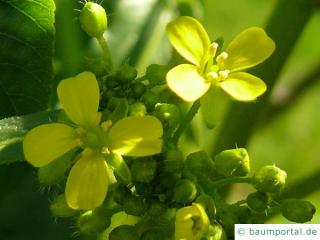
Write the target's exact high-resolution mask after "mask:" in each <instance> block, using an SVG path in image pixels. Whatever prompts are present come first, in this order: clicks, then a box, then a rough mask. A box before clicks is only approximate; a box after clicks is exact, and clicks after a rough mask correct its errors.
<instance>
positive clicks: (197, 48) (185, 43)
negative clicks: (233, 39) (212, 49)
mask: <svg viewBox="0 0 320 240" xmlns="http://www.w3.org/2000/svg"><path fill="white" fill-rule="evenodd" d="M167 34H168V37H169V40H170V42H171V44H172V45H173V47H174V48H175V49H176V50H177V51H178V52H179V53H180V54H181V56H182V57H184V58H185V59H186V60H188V61H189V62H191V63H193V64H195V65H197V66H200V65H201V64H202V60H203V59H204V58H205V56H206V54H207V51H208V49H209V46H210V39H209V36H208V34H207V32H206V30H205V29H204V28H203V26H202V25H201V23H199V22H198V21H197V20H196V19H194V18H192V17H185V16H183V17H179V18H178V19H176V20H174V21H172V22H170V23H169V24H168V25H167Z"/></svg>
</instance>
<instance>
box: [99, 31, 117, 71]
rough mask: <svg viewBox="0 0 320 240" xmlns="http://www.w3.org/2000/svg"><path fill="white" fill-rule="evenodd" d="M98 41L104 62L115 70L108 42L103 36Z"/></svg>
mask: <svg viewBox="0 0 320 240" xmlns="http://www.w3.org/2000/svg"><path fill="white" fill-rule="evenodd" d="M97 40H98V43H99V45H100V47H101V49H102V52H103V58H104V60H105V61H106V63H107V64H108V66H109V67H110V68H113V63H112V59H111V54H110V50H109V47H108V43H107V41H106V40H105V38H104V37H103V35H101V36H100V37H97Z"/></svg>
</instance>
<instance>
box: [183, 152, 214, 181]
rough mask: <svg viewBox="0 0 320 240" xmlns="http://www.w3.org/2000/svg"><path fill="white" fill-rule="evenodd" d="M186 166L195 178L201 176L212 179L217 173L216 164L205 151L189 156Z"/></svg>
mask: <svg viewBox="0 0 320 240" xmlns="http://www.w3.org/2000/svg"><path fill="white" fill-rule="evenodd" d="M185 166H186V169H188V170H189V172H190V173H192V174H193V175H195V176H197V174H201V175H203V176H205V177H208V178H210V177H212V176H213V175H214V173H215V170H214V163H213V161H212V159H211V158H210V157H209V156H208V154H207V153H206V152H205V151H198V152H194V153H191V154H190V155H188V156H187V158H186V161H185Z"/></svg>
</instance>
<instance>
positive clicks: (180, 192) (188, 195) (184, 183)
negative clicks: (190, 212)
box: [173, 179, 197, 203]
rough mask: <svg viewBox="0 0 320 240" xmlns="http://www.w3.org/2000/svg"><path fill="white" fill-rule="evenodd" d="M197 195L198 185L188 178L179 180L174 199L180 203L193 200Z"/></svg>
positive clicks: (175, 187)
mask: <svg viewBox="0 0 320 240" xmlns="http://www.w3.org/2000/svg"><path fill="white" fill-rule="evenodd" d="M196 196H197V187H196V185H195V184H194V183H193V182H191V181H190V180H188V179H181V180H179V181H178V182H177V183H176V184H175V186H174V190H173V200H174V201H175V202H178V203H188V202H192V201H193V200H194V199H195V198H196Z"/></svg>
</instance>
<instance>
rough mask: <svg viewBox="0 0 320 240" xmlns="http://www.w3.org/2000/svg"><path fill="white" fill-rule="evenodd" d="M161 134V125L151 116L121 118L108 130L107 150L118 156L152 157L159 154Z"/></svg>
mask: <svg viewBox="0 0 320 240" xmlns="http://www.w3.org/2000/svg"><path fill="white" fill-rule="evenodd" d="M162 134H163V129H162V124H161V122H160V121H159V120H158V119H157V118H155V117H153V116H143V117H140V116H132V117H127V118H123V119H121V120H120V121H118V122H117V123H116V124H115V125H114V126H113V127H111V129H110V132H109V141H110V143H109V144H110V145H109V148H110V150H111V151H112V152H114V153H117V154H119V155H127V156H134V157H141V156H149V155H154V154H157V153H160V152H161V148H162V139H161V137H162Z"/></svg>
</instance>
